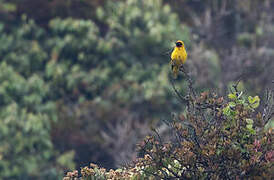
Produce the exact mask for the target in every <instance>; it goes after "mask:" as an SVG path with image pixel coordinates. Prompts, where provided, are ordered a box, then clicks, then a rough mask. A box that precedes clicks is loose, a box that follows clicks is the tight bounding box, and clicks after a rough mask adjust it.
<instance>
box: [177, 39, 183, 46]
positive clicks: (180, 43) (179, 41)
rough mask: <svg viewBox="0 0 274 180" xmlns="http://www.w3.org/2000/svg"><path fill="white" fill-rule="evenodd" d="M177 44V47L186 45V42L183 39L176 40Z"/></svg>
mask: <svg viewBox="0 0 274 180" xmlns="http://www.w3.org/2000/svg"><path fill="white" fill-rule="evenodd" d="M175 44H176V47H184V42H183V41H181V40H178V41H176V42H175Z"/></svg>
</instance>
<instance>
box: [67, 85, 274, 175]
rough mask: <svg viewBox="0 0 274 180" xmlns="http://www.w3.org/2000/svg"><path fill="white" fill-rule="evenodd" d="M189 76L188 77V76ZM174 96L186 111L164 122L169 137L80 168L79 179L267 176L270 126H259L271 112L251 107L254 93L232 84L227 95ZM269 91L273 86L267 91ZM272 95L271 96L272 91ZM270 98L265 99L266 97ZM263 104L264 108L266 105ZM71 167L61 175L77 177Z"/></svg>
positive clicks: (272, 157) (271, 154) (271, 156)
mask: <svg viewBox="0 0 274 180" xmlns="http://www.w3.org/2000/svg"><path fill="white" fill-rule="evenodd" d="M189 82H191V81H189ZM189 89H190V91H189V94H188V96H186V97H183V96H180V98H181V100H183V101H186V102H187V104H188V108H187V112H186V113H185V114H184V113H182V114H181V115H180V116H177V115H176V114H174V115H173V118H172V120H171V121H169V122H167V123H168V125H169V126H170V128H171V133H173V134H174V139H173V140H171V141H169V142H163V141H162V139H161V137H160V136H159V134H158V133H157V131H155V132H156V134H155V136H148V137H146V138H145V140H144V141H143V142H142V143H141V144H140V145H139V149H140V152H141V153H142V154H143V155H144V156H143V158H139V159H138V160H136V161H135V162H134V163H133V164H132V165H131V166H128V167H125V168H121V169H117V170H110V171H106V170H105V169H104V168H99V167H98V166H97V165H94V164H91V167H84V168H82V169H81V174H80V177H81V178H82V179H234V178H236V179H258V178H259V179H269V178H271V176H272V169H273V168H272V166H273V162H274V150H273V143H272V142H273V137H274V136H273V135H274V133H273V128H270V129H268V130H266V131H265V129H264V128H263V127H264V126H265V125H266V124H267V123H268V122H269V121H270V120H271V117H272V116H273V111H274V109H273V107H272V109H271V112H270V116H268V117H266V116H263V115H262V113H261V112H258V111H256V108H257V107H258V106H259V105H260V98H259V97H258V96H255V97H251V96H248V97H247V96H245V94H243V92H240V91H238V89H237V86H236V85H235V86H234V91H233V92H232V93H230V94H229V95H228V100H225V99H224V98H223V97H218V96H217V95H216V94H215V93H209V92H203V93H201V94H200V95H199V96H196V95H195V94H196V93H195V91H194V90H193V88H192V87H191V83H190V84H189ZM272 93H273V92H272ZM272 97H273V96H272ZM272 102H273V99H271V101H270V102H267V103H272ZM266 107H267V106H265V108H264V112H265V113H266V112H267V111H268V110H267V109H266ZM78 177H79V174H78V172H77V171H74V172H70V173H68V174H67V175H66V177H64V180H69V179H78Z"/></svg>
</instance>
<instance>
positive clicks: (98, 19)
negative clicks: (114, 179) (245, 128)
mask: <svg viewBox="0 0 274 180" xmlns="http://www.w3.org/2000/svg"><path fill="white" fill-rule="evenodd" d="M273 8H274V2H273V1H272V0H241V1H237V0H196V1H193V0H166V1H161V0H138V1H137V0H119V1H110V0H109V1H107V0H0V179H57V178H60V177H62V175H63V173H64V171H68V170H71V169H74V168H79V167H83V166H85V165H87V164H89V163H90V162H95V163H97V164H99V165H102V166H104V167H106V168H115V167H119V166H121V165H123V164H126V163H128V162H130V161H131V160H132V159H134V158H136V156H137V153H136V151H135V145H136V143H138V142H139V141H140V140H141V139H142V138H143V137H144V136H146V135H148V134H149V133H150V132H151V130H150V127H151V126H157V127H159V128H160V129H161V131H160V133H161V134H163V135H164V133H165V129H166V128H165V126H164V125H162V123H161V120H164V119H168V118H170V113H171V112H173V111H175V112H176V111H183V110H184V109H183V108H184V107H183V106H182V105H180V104H179V101H178V100H177V99H176V96H175V95H174V92H173V90H172V87H171V85H170V67H169V52H170V51H171V49H172V47H173V45H174V42H175V41H176V40H178V39H181V40H184V41H185V44H186V48H187V51H188V54H189V59H188V61H187V65H186V66H187V69H188V71H189V72H190V73H191V75H192V76H193V77H194V79H195V87H196V88H197V89H198V90H200V91H204V90H207V89H215V90H216V92H218V93H221V94H225V93H226V92H227V90H228V89H227V85H229V84H230V83H231V82H234V81H237V80H238V79H241V80H242V81H241V87H242V89H243V90H245V91H249V93H250V94H253V95H256V94H258V95H260V96H263V92H264V90H265V89H266V88H268V87H270V85H271V81H272V80H273V79H274V72H273V69H274V60H273V59H274V11H273ZM176 86H177V87H178V88H180V91H181V92H184V90H185V89H186V81H184V77H182V76H180V77H179V79H178V80H176Z"/></svg>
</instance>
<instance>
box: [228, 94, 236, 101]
mask: <svg viewBox="0 0 274 180" xmlns="http://www.w3.org/2000/svg"><path fill="white" fill-rule="evenodd" d="M228 98H229V99H232V100H234V99H237V96H236V94H235V93H233V94H232V93H230V94H229V95H228Z"/></svg>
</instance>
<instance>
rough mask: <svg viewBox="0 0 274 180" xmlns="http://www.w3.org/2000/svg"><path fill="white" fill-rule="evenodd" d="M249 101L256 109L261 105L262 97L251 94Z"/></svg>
mask: <svg viewBox="0 0 274 180" xmlns="http://www.w3.org/2000/svg"><path fill="white" fill-rule="evenodd" d="M248 102H249V104H250V107H251V108H253V109H256V108H257V107H259V105H260V98H259V96H255V97H251V96H249V97H248Z"/></svg>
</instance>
